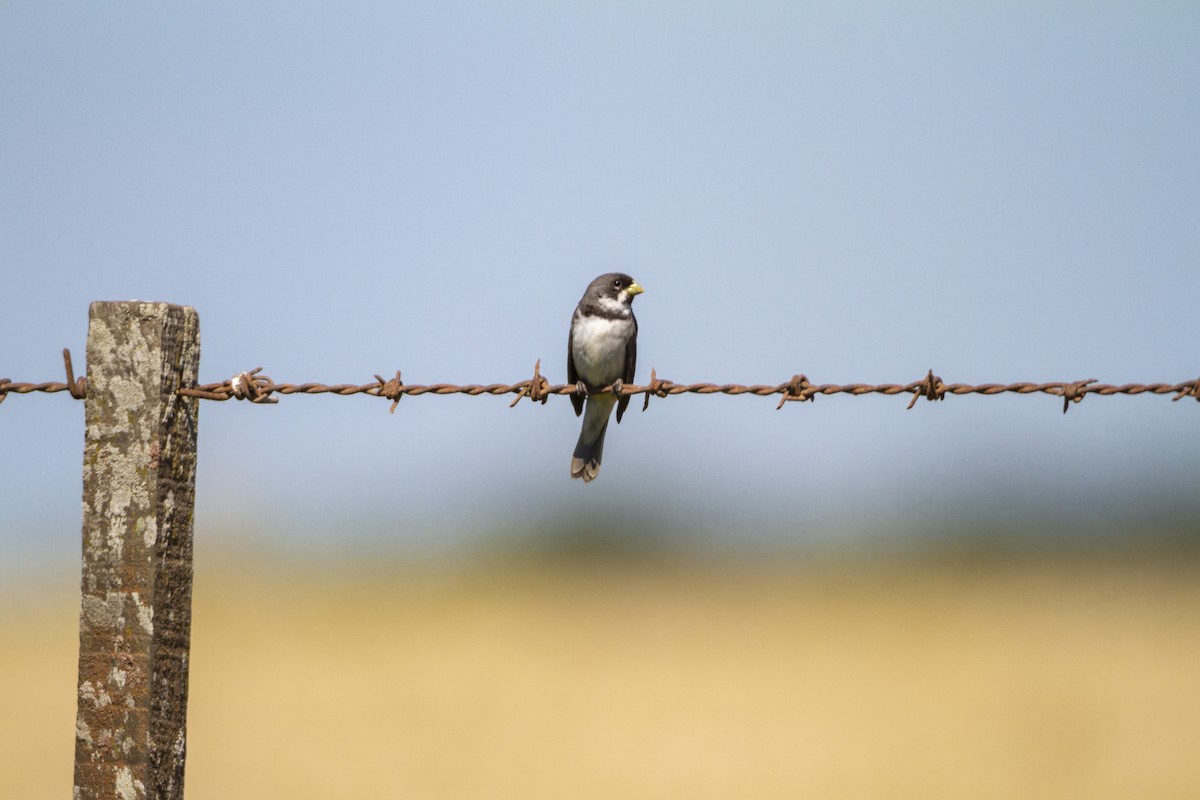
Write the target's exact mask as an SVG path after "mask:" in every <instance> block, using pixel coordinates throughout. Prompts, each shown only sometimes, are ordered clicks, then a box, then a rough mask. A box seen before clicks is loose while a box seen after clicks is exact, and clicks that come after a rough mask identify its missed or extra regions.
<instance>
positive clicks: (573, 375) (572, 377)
mask: <svg viewBox="0 0 1200 800" xmlns="http://www.w3.org/2000/svg"><path fill="white" fill-rule="evenodd" d="M567 383H569V384H571V385H572V386H574V385H575V384H577V383H579V373H578V372H576V371H575V317H574V316H572V317H571V327H570V329H569V331H568V332H567ZM570 397H571V405H572V406H574V407H575V416H577V417H578V416H579V415H580V414H582V413H583V398H582V397H580V396H579V395H577V394H572V395H570Z"/></svg>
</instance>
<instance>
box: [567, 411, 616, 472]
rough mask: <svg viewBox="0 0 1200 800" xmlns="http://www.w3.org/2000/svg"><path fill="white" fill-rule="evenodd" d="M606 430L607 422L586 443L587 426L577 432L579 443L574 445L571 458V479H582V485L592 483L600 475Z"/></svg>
mask: <svg viewBox="0 0 1200 800" xmlns="http://www.w3.org/2000/svg"><path fill="white" fill-rule="evenodd" d="M607 430H608V422H607V421H606V422H605V423H604V427H603V428H601V429H600V434H599V435H598V436H597V437H596V438H595V439H593V440H592V441H590V442H589V441H587V440H586V438H585V437H586V436H587V433H588V430H587V425H584V426H583V430H581V431H580V432H579V441H578V442H576V443H575V452H574V453H573V454H572V456H571V477H572V478H583V482H584V483H588V482H589V481H594V480H595V479H596V476H597V475H598V474H599V473H600V457H601V456H603V455H604V433H605V431H607Z"/></svg>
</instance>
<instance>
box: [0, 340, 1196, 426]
mask: <svg viewBox="0 0 1200 800" xmlns="http://www.w3.org/2000/svg"><path fill="white" fill-rule="evenodd" d="M63 363H64V366H65V369H66V377H67V381H66V383H16V382H13V381H11V380H9V379H8V378H0V402H3V400H4V399H5V397H7V396H8V395H9V394H14V393H15V394H28V393H30V392H69V393H70V395H71V396H72V397H74V398H76V399H83V398H85V397H86V395H87V378H86V377H84V376H80V377H78V378H76V377H75V372H74V369H73V368H72V365H71V352H70V351H69V350H63ZM261 373H262V367H256V368H255V369H252V370H250V371H248V372H239V373H237V374H236V375H234V376H233V377H232V378H230V379H228V380H225V381H221V382H220V383H206V384H201V385H198V386H186V387H183V388H181V389H180V390H179V393H180V394H182V395H186V396H188V397H196V398H199V399H202V400H216V401H225V400H231V399H235V400H249V401H250V402H251V403H257V404H260V405H265V404H272V403H278V402H279V397H278V395H285V394H334V395H339V396H343V397H345V396H349V395H352V394H365V395H370V396H372V397H381V398H384V399H385V400H391V401H392V405H391V407H390V408H389V409H388V412H389V413H395V411H396V407H397V406H399V405H400V400H401V399H402V398H403V397H404V396H405V395H423V394H434V395H447V394H465V395H470V396H479V395H484V394H486V395H505V394H514V395H516V397H514V398H513V400H512V402H511V403H510V404H509V407H510V408H511V407H512V406H515V405H517V403H519V402H520V401H521V399H522V398H526V397H527V398H529V400H530V401H531V402H533V403H540V404H543V405H544V404H545V403H546V401H547V400H548V399H549V397H550V396H551V395H571V394H574V393H575V392H576V391H577V387H576V385H575V384H573V383H572V384H552V383H550V381H548V380H547V379H546V378H545V376H543V375H542V362H541V360H540V359H539V360H538V361H537V363H535V364H534V367H533V377H532V378H530V379H528V380H524V381H520V382H518V383H512V384H506V383H491V384H466V385H461V386H460V385H457V384H450V383H434V384H428V385H419V384H405V383H404V381H403V380H402V379H401V377H400V370H396V376H395V377H394V378H390V379H387V380H385V379H384V378H383V377H382V376H381V375H376V376H375V382H374V383H365V384H361V385H358V384H333V385H330V384H324V383H300V384H295V383H276V382H275V381H274V380H272V379H271V378H269V377H267V376H266V375H263V374H261ZM591 393H593V394H605V393H608V394H614V393H615V394H618V395H620V396H632V395H638V394H640V395H644V397H645V399H644V400H643V402H642V410H643V411H645V410H647V409H648V408H649V407H650V397H651V396H654V397H659V398H666V397H670V396H671V395H677V394H701V395H704V394H726V395H741V394H749V395H755V396H757V397H767V396H772V395H779V396H780V398H779V403H778V405H776V407H775V409H776V410H779V409H782V408H783V406H784V405H785V404H786V403H788V402H805V401H809V402H811V401H814V400H816V398H817V395H834V394H848V395H852V396H859V395H864V394H881V395H885V396H892V395H904V396H908V397H909V401H908V408H909V409H912V407H913V406H914V405H916V403H917V401H918V400H919V399H921V398H922V397H924V398H925V399H926V400H929V401H941V400H945V399H946V396H947V395H966V394H979V395H985V396H990V395H998V394H1021V395H1024V394H1047V395H1052V396H1055V397H1060V398H1062V401H1063V412H1064V413H1066V411H1068V410H1069V409H1070V407H1071V404H1072V403H1076V404H1077V403H1081V402H1082V401H1083V398H1085V397H1087V396H1088V395H1093V394H1094V395H1099V396H1101V397H1109V396H1112V395H1117V394H1122V395H1138V394H1155V395H1174V396H1173V397H1172V398H1171V399H1172V400H1180V399H1182V398H1184V397H1192V398H1194V399H1196V400H1198V401H1200V378H1197V379H1195V380H1190V381H1183V382H1181V383H1149V384H1143V383H1127V384H1123V385H1113V384H1105V383H1098V382H1097V381H1096V379H1095V378H1087V379H1085V380H1077V381H1061V382H1053V383H1005V384H1001V383H983V384H977V385H973V384H968V383H950V384H948V383H946V382H945V381H943V380H942V378H941V377H940V376H938V375H936V374H935V373H934V371H933V370H932V369H931V370H929V371H928V372H927V373H926V375H925V377H923V378H921V379H920V380H916V381H913V382H911V383H906V384H895V383H883V384H866V383H847V384H836V383H823V384H814V383H812V382H811V381H810V380H809V379H808V377H807V376H805V375H793V376H792V378H791V380H788V381H786V382H784V383H779V384H753V385H748V386H747V385H743V384H736V383H725V384H717V383H691V384H683V383H676V382H674V381H670V380H666V379H664V378H659V377H658V372H657V370H654V369H651V370H650V382H649V383H648V384H646V385H645V386H637V385H634V384H619V385H616V386H603V387H600V388H597V389H592V390H591Z"/></svg>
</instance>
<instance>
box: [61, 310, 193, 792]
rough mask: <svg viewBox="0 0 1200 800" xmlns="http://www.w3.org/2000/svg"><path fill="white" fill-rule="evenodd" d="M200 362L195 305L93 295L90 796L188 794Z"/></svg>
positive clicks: (84, 700)
mask: <svg viewBox="0 0 1200 800" xmlns="http://www.w3.org/2000/svg"><path fill="white" fill-rule="evenodd" d="M199 362H200V329H199V320H198V317H197V315H196V311H195V309H192V308H188V307H186V306H177V305H171V304H168V303H143V302H137V301H132V302H120V303H99V302H98V303H92V306H91V309H90V315H89V326H88V342H87V399H86V401H85V407H86V410H85V418H86V434H85V441H84V455H83V578H82V582H81V588H82V601H81V605H80V613H79V685H78V713H77V717H76V723H75V792H74V797H75V799H76V800H89V799H90V798H106V799H107V798H119V799H120V800H140V798H164V799H166V798H182V797H183V771H184V759H185V755H186V743H187V733H186V722H187V694H188V645H189V640H190V636H191V607H192V513H193V507H194V497H195V477H196V422H197V410H198V408H197V406H198V401H197V400H196V399H195V398H191V397H185V396H181V395H180V394H178V389H179V388H180V387H182V386H194V385H195V383H196V377H197V370H198V367H199Z"/></svg>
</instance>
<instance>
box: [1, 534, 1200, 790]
mask: <svg viewBox="0 0 1200 800" xmlns="http://www.w3.org/2000/svg"><path fill="white" fill-rule="evenodd" d="M235 561H236V560H227V561H225V562H222V563H217V562H216V561H212V562H208V563H205V562H203V561H202V562H201V563H200V564H199V565H198V567H197V580H196V588H195V609H194V619H193V643H192V664H191V669H192V687H191V701H190V706H189V734H190V735H189V755H188V766H187V779H186V781H187V783H186V786H187V794H188V796H189V797H191V798H222V800H235V799H236V798H247V799H249V798H253V799H254V800H261V799H262V798H273V797H288V798H293V799H297V798H314V799H315V798H322V799H323V800H324V799H327V798H359V797H362V798H366V797H371V798H376V797H401V796H404V797H416V798H666V797H687V798H735V797H737V798H741V797H753V798H795V797H802V796H809V797H821V798H880V797H887V798H921V799H922V800H927V799H928V798H968V797H969V798H973V799H977V798H1025V799H1028V798H1065V797H1072V798H1074V797H1088V798H1146V797H1153V798H1184V797H1197V796H1200V756H1198V754H1200V565H1198V564H1197V563H1195V561H1194V560H1183V561H1179V562H1176V563H1170V562H1169V561H1165V560H1157V561H1154V562H1130V561H1126V562H1120V561H1119V560H1098V559H1091V560H1072V559H1069V558H1065V557H1064V558H1057V559H1053V560H1042V561H1020V560H1008V561H998V562H987V561H982V560H981V561H977V562H967V561H962V562H951V561H942V562H939V563H914V562H909V563H891V564H875V565H862V564H859V565H853V564H840V565H826V566H824V567H816V566H802V565H799V564H796V563H790V562H789V563H780V564H775V565H770V566H766V565H761V564H760V565H757V566H754V565H742V566H738V567H719V566H717V565H714V564H708V565H692V566H683V565H675V566H670V565H666V566H664V565H659V566H654V565H650V564H642V565H637V564H626V565H621V564H618V563H604V564H600V565H592V566H590V567H589V566H584V565H581V564H579V563H576V562H570V561H555V560H549V561H545V562H539V563H525V564H523V565H521V564H508V565H493V566H491V567H486V566H476V567H455V568H450V567H446V568H438V569H434V568H425V569H423V570H422V569H417V568H414V567H408V568H405V567H403V566H390V565H386V564H376V565H373V566H354V565H348V564H341V565H336V566H333V567H328V568H325V569H318V568H315V567H308V568H304V567H296V566H286V565H280V564H278V563H274V562H272V560H271V559H268V558H259V559H242V560H241V562H240V563H235ZM30 596H31V595H30V594H26V593H24V592H23V591H21V590H19V587H16V588H15V587H5V589H3V590H0V599H3V601H4V603H3V611H0V631H2V632H3V636H4V641H5V642H6V643H7V644H6V646H5V652H4V659H3V661H4V663H3V665H2V666H0V712H2V713H0V784H2V785H3V786H4V787H5V788H4V791H3V795H4V796H6V797H21V798H63V797H69V796H70V791H71V789H70V787H71V764H72V756H73V749H72V748H73V738H72V732H73V727H74V724H73V723H74V681H75V677H74V670H75V658H76V639H75V619H76V608H75V606H74V598H73V597H71V596H68V594H67V593H62V595H61V597H60V598H59V600H58V601H56V602H55V603H51V604H46V603H39V605H38V607H37V608H36V609H35V610H33V611H30V603H29V602H28V599H29V597H30Z"/></svg>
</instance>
